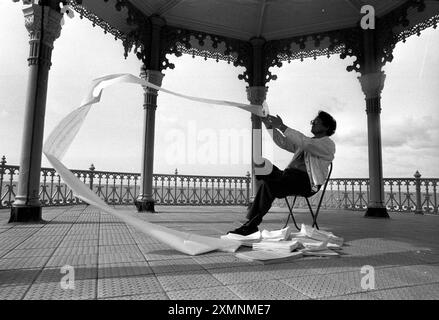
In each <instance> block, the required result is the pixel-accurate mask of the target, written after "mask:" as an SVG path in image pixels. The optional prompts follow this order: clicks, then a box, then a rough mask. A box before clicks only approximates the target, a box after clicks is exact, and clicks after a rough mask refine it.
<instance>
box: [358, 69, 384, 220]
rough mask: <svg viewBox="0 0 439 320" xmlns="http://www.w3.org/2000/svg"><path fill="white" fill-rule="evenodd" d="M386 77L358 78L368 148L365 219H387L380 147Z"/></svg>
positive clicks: (376, 74)
mask: <svg viewBox="0 0 439 320" xmlns="http://www.w3.org/2000/svg"><path fill="white" fill-rule="evenodd" d="M385 78H386V75H385V74H384V72H383V71H381V72H378V73H369V74H365V75H363V76H361V77H358V79H359V80H360V83H361V87H362V89H363V92H364V94H365V96H366V113H367V135H368V142H369V143H368V148H369V189H370V192H369V195H370V198H369V203H368V207H367V211H366V214H365V216H366V217H379V218H388V217H389V215H388V213H387V209H386V206H385V196H384V184H383V161H382V146H381V120H380V113H381V102H380V101H381V91H382V89H383V87H384V80H385Z"/></svg>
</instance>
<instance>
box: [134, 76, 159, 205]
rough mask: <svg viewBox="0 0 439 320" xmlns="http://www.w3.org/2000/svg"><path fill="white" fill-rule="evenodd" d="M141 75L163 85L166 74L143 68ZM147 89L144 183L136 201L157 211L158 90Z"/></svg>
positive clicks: (144, 107)
mask: <svg viewBox="0 0 439 320" xmlns="http://www.w3.org/2000/svg"><path fill="white" fill-rule="evenodd" d="M140 76H141V77H142V78H145V79H146V80H147V81H149V82H151V83H153V84H155V85H157V86H161V84H162V79H163V76H164V74H163V73H161V72H160V71H154V70H145V69H144V68H142V70H141V73H140ZM143 89H144V90H145V93H144V95H145V103H144V105H143V110H144V125H143V137H144V142H143V148H142V178H143V179H142V184H141V190H140V194H139V197H138V198H137V201H136V207H137V210H138V211H147V212H155V210H154V192H153V187H152V184H153V169H154V131H155V110H156V109H157V95H158V94H157V90H155V89H151V88H149V87H143Z"/></svg>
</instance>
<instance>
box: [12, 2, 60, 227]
mask: <svg viewBox="0 0 439 320" xmlns="http://www.w3.org/2000/svg"><path fill="white" fill-rule="evenodd" d="M48 4H50V5H36V4H31V5H26V6H24V8H23V13H24V19H25V26H26V28H27V30H28V32H29V37H30V41H29V44H30V54H29V58H28V62H29V75H28V84H27V93H26V106H25V118H24V130H23V137H22V145H21V159H20V174H19V179H18V192H17V195H16V197H15V201H14V204H13V206H12V208H11V217H10V220H9V222H27V221H40V220H41V203H40V200H39V190H40V171H41V155H42V148H43V133H44V116H45V111H46V96H47V82H48V78H49V69H50V66H51V55H52V49H53V43H54V41H55V39H57V38H58V37H59V35H60V33H61V24H60V22H61V19H62V14H61V13H60V12H59V8H57V5H59V1H49V2H48Z"/></svg>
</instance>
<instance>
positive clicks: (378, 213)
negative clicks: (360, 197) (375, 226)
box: [364, 208, 390, 218]
mask: <svg viewBox="0 0 439 320" xmlns="http://www.w3.org/2000/svg"><path fill="white" fill-rule="evenodd" d="M364 217H365V218H390V217H389V214H388V213H387V209H386V208H367V210H366V213H365V214H364Z"/></svg>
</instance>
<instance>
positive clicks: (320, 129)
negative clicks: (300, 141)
mask: <svg viewBox="0 0 439 320" xmlns="http://www.w3.org/2000/svg"><path fill="white" fill-rule="evenodd" d="M327 131H328V127H326V126H324V125H323V123H322V119H320V118H319V117H316V118H315V119H314V120H311V132H312V134H313V135H322V134H323V135H326V132H327Z"/></svg>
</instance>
